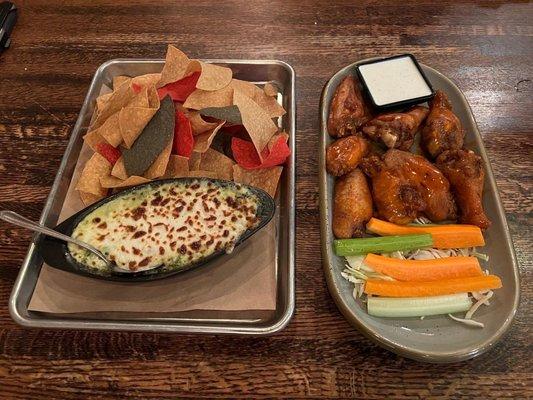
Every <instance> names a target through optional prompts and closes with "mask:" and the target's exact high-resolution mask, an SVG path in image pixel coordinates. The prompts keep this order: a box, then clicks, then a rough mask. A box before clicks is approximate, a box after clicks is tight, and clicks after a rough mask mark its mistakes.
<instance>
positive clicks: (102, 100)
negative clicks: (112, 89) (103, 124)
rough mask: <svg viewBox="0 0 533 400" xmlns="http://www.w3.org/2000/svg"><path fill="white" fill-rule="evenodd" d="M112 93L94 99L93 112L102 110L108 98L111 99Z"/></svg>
mask: <svg viewBox="0 0 533 400" xmlns="http://www.w3.org/2000/svg"><path fill="white" fill-rule="evenodd" d="M112 94H113V93H105V94H102V95H100V96H98V97H97V98H96V110H95V112H97V111H99V110H101V109H102V108H104V106H105V104H106V103H107V102H108V101H109V98H110V97H111V95H112Z"/></svg>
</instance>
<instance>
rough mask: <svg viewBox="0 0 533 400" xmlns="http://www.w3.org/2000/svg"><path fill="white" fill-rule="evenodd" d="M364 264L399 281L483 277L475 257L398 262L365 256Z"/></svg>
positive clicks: (387, 258)
mask: <svg viewBox="0 0 533 400" xmlns="http://www.w3.org/2000/svg"><path fill="white" fill-rule="evenodd" d="M364 263H365V264H366V265H368V266H369V267H371V268H372V269H373V270H374V271H376V272H379V273H380V274H384V275H388V276H390V277H392V278H394V279H397V280H399V281H411V282H427V281H438V280H442V279H453V278H468V277H471V276H483V271H481V267H480V266H479V261H478V260H477V258H476V257H463V256H459V257H445V258H436V259H434V260H400V259H398V258H390V257H384V256H380V255H377V254H367V255H366V257H365V259H364Z"/></svg>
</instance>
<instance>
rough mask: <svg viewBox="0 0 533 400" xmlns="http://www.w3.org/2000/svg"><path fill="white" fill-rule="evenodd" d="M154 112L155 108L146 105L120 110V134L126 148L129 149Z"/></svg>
mask: <svg viewBox="0 0 533 400" xmlns="http://www.w3.org/2000/svg"><path fill="white" fill-rule="evenodd" d="M156 112H157V109H156V108H148V107H126V108H123V109H122V110H120V113H119V117H118V118H119V125H120V134H121V135H122V139H123V140H124V144H125V147H126V148H128V149H129V148H130V147H131V146H132V145H133V143H134V142H135V140H137V138H138V137H139V135H140V134H141V132H142V130H143V129H144V127H145V126H146V125H147V124H148V122H150V120H151V119H152V117H153V116H154V114H155V113H156Z"/></svg>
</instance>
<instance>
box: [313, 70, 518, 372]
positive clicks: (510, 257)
mask: <svg viewBox="0 0 533 400" xmlns="http://www.w3.org/2000/svg"><path fill="white" fill-rule="evenodd" d="M367 61H370V60H362V61H360V62H357V63H354V64H351V65H349V66H347V67H345V68H343V69H341V70H340V71H339V72H337V73H336V74H335V75H333V77H332V78H331V79H330V80H329V81H328V82H327V84H326V86H325V87H324V90H323V92H322V98H321V102H320V126H321V133H320V145H319V171H320V172H319V175H320V179H319V182H320V183H319V185H320V223H321V225H320V231H321V232H320V233H321V242H322V243H321V244H322V265H323V268H324V273H325V275H326V280H327V283H328V288H329V291H330V293H331V296H332V297H333V300H334V301H335V303H336V304H337V307H338V308H339V310H340V311H341V312H342V314H343V315H344V316H345V317H346V319H347V320H348V321H349V322H350V323H351V324H352V325H354V326H355V327H357V328H358V329H359V330H360V331H361V332H362V333H363V334H364V335H365V336H367V337H368V338H370V339H372V340H373V341H374V342H376V343H377V344H379V345H380V346H382V347H384V348H386V349H388V350H390V351H393V352H395V353H398V354H400V355H402V356H405V357H409V358H413V359H416V360H420V361H427V362H433V363H446V362H456V361H462V360H466V359H469V358H472V357H475V356H477V355H479V354H481V353H483V352H485V351H486V350H488V349H490V348H491V347H492V346H493V345H494V344H495V343H496V342H497V341H498V340H499V339H501V338H502V336H503V334H504V333H505V332H506V331H507V329H509V327H510V326H511V322H512V320H513V317H514V315H515V313H516V309H517V306H518V300H519V288H520V285H519V279H518V265H517V262H516V257H515V254H514V249H513V244H512V241H511V236H510V234H509V228H508V226H507V221H506V219H505V212H504V210H503V207H502V204H501V201H500V197H499V195H498V188H497V186H496V181H495V180H494V176H493V174H492V170H491V167H490V163H489V159H488V157H487V153H486V152H485V147H484V146H483V140H482V138H481V135H480V133H479V130H478V127H477V124H476V121H475V119H474V116H473V114H472V110H471V109H470V106H469V104H468V102H467V100H466V98H465V96H464V95H463V93H462V92H461V91H460V90H459V88H458V87H457V86H456V85H455V84H454V83H453V82H452V81H451V80H450V79H448V78H447V77H446V76H444V75H442V74H441V73H439V72H438V71H436V70H434V69H433V68H430V67H427V66H425V65H422V64H421V67H422V69H423V71H424V73H425V74H426V76H427V77H428V79H429V80H430V82H431V84H432V86H433V88H434V89H441V90H443V91H444V92H445V93H446V94H447V95H448V98H449V99H450V102H451V103H452V106H453V110H454V112H455V113H456V114H457V116H458V117H459V119H460V120H461V123H462V124H463V126H464V128H465V129H466V137H465V147H466V148H467V149H471V150H474V151H475V152H476V153H477V154H479V155H480V156H481V158H482V160H483V164H484V167H485V187H484V190H483V205H484V208H485V211H486V213H487V215H488V217H489V218H490V219H491V220H492V226H491V227H490V228H489V229H487V230H486V232H484V237H485V242H486V245H485V247H483V248H481V249H480V250H479V251H480V252H482V253H486V254H487V255H488V256H489V257H490V260H489V262H488V263H484V262H482V267H483V268H485V267H488V268H489V270H490V272H491V273H493V274H495V275H498V276H499V277H500V278H501V280H502V283H503V287H502V288H501V289H498V290H496V291H495V293H494V296H493V298H492V299H491V300H490V302H491V304H490V306H489V307H483V308H481V309H480V310H478V312H477V313H476V315H475V318H474V319H476V320H478V321H480V322H483V323H484V324H485V328H484V329H476V328H470V327H467V326H464V325H461V324H458V323H457V322H455V321H452V320H451V319H449V318H448V317H446V316H432V317H426V318H424V319H423V320H421V319H418V318H376V317H372V316H370V315H368V313H367V312H366V306H365V305H364V304H362V303H361V301H359V300H357V301H356V300H355V299H354V298H353V296H352V291H353V284H352V283H350V282H348V281H346V280H345V279H344V278H343V277H342V276H341V274H340V273H341V271H342V270H343V267H344V264H345V261H344V257H338V256H336V255H335V253H334V252H333V246H332V241H333V232H332V228H331V220H332V206H333V204H332V203H333V184H334V180H333V177H332V176H330V175H328V174H327V173H326V165H325V164H326V161H325V151H326V147H327V146H328V145H329V144H330V143H331V142H332V141H333V139H332V138H331V137H330V136H329V134H328V132H327V118H328V113H329V108H330V104H331V100H332V98H333V94H334V93H335V89H336V88H337V86H338V84H339V83H340V82H341V80H342V79H343V78H344V77H345V76H347V75H350V74H351V75H355V73H356V72H355V70H356V67H357V65H358V64H360V63H364V62H367Z"/></svg>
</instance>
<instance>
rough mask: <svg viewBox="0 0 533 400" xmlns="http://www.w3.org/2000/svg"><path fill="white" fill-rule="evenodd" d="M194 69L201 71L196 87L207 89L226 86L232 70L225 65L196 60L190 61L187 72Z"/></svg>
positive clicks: (217, 88) (212, 89)
mask: <svg viewBox="0 0 533 400" xmlns="http://www.w3.org/2000/svg"><path fill="white" fill-rule="evenodd" d="M194 71H202V73H201V74H200V78H199V79H198V82H196V88H197V89H201V90H207V91H214V90H220V89H222V88H224V87H226V86H228V85H229V83H230V82H231V77H232V76H233V72H232V71H231V69H229V68H227V67H221V66H219V65H215V64H208V63H204V62H203V61H198V60H194V61H192V62H191V63H190V65H189V66H188V68H187V73H192V72H194Z"/></svg>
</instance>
